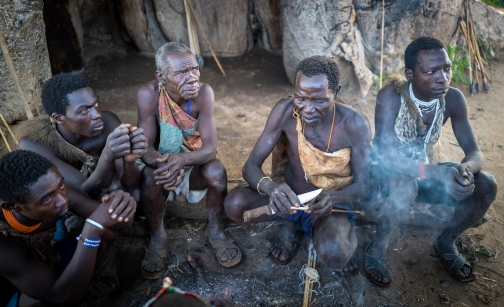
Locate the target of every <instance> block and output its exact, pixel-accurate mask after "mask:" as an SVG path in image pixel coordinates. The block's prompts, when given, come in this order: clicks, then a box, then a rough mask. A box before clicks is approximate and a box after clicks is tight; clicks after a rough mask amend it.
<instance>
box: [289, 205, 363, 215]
mask: <svg viewBox="0 0 504 307" xmlns="http://www.w3.org/2000/svg"><path fill="white" fill-rule="evenodd" d="M308 209H309V208H308V207H299V208H298V207H291V210H299V211H308ZM331 212H346V213H356V214H360V215H362V216H366V211H362V210H343V209H332V210H331Z"/></svg>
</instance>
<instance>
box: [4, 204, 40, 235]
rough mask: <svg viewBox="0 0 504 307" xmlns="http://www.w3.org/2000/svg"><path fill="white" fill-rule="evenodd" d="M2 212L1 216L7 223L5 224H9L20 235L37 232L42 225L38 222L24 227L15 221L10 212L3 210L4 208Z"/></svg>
mask: <svg viewBox="0 0 504 307" xmlns="http://www.w3.org/2000/svg"><path fill="white" fill-rule="evenodd" d="M2 212H3V215H4V216H5V220H6V221H7V224H9V225H10V226H11V227H12V228H14V230H16V231H17V232H20V233H30V232H33V231H35V230H37V229H38V228H39V227H40V225H42V222H40V223H38V224H35V225H33V226H26V225H23V224H21V223H20V222H19V221H18V220H17V219H16V217H15V216H14V214H12V212H10V211H9V210H5V209H4V208H2Z"/></svg>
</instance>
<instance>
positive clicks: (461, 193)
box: [435, 164, 474, 201]
mask: <svg viewBox="0 0 504 307" xmlns="http://www.w3.org/2000/svg"><path fill="white" fill-rule="evenodd" d="M436 167H437V169H436V170H437V172H436V176H435V179H438V180H439V181H442V182H443V183H444V184H445V185H446V190H447V191H448V193H449V194H450V195H451V196H452V197H453V198H455V199H456V200H457V201H461V200H463V199H466V198H467V197H469V195H471V194H472V193H473V192H474V175H473V174H472V173H471V172H470V171H469V170H468V169H466V168H465V167H464V166H463V165H461V164H459V165H456V166H454V167H446V166H441V165H439V166H436Z"/></svg>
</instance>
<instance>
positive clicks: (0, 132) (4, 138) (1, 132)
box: [0, 129, 12, 152]
mask: <svg viewBox="0 0 504 307" xmlns="http://www.w3.org/2000/svg"><path fill="white" fill-rule="evenodd" d="M0 134H1V135H2V139H3V140H4V142H5V145H7V149H8V150H9V152H11V151H12V150H11V148H10V146H9V142H7V138H6V137H5V134H4V133H3V131H2V129H0Z"/></svg>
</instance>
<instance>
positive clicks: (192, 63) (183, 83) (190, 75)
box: [161, 52, 200, 100]
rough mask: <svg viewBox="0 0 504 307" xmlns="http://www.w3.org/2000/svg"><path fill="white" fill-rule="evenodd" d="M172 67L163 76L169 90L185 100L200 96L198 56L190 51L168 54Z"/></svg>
mask: <svg viewBox="0 0 504 307" xmlns="http://www.w3.org/2000/svg"><path fill="white" fill-rule="evenodd" d="M168 60H169V61H170V64H171V65H170V68H169V69H168V71H167V72H165V73H164V74H163V76H162V77H161V78H162V79H163V81H164V83H165V84H166V88H167V89H168V90H169V92H171V93H173V94H176V95H178V96H180V97H182V98H184V99H185V100H189V99H195V98H196V97H198V94H199V90H200V83H199V79H200V70H199V65H198V62H197V61H196V57H195V56H194V55H193V54H192V53H190V52H186V53H170V54H168Z"/></svg>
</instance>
